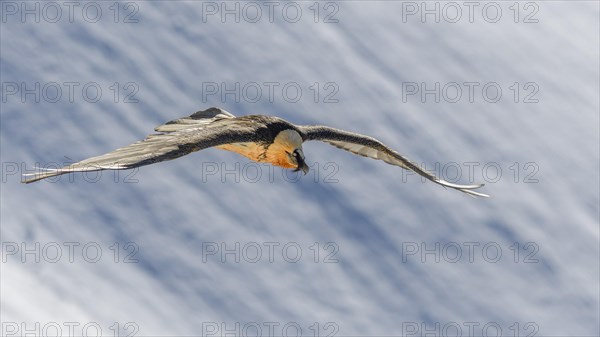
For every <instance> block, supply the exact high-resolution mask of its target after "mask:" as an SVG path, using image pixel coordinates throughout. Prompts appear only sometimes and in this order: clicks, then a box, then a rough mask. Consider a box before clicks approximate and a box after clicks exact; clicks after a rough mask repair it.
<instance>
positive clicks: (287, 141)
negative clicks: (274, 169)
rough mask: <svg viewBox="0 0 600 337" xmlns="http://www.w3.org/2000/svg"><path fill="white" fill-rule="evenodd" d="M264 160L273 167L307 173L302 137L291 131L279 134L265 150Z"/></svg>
mask: <svg viewBox="0 0 600 337" xmlns="http://www.w3.org/2000/svg"><path fill="white" fill-rule="evenodd" d="M266 159H267V161H268V162H270V163H271V164H273V165H276V166H281V167H284V168H290V169H295V170H302V171H303V172H304V174H306V173H307V172H308V169H309V168H308V166H307V165H306V163H305V162H304V152H303V151H302V137H300V135H299V134H298V133H297V132H296V131H293V130H285V131H282V132H280V133H279V134H278V135H277V137H275V140H274V141H273V144H272V145H271V146H269V148H268V150H267V156H266Z"/></svg>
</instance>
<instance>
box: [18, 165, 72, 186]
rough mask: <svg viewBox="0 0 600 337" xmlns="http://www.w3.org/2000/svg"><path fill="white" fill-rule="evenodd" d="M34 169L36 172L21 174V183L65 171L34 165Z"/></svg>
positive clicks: (29, 182)
mask: <svg viewBox="0 0 600 337" xmlns="http://www.w3.org/2000/svg"><path fill="white" fill-rule="evenodd" d="M35 170H36V171H38V172H35V173H25V174H23V179H21V183H23V184H31V183H34V182H36V181H39V180H42V179H46V178H50V177H54V176H59V175H61V174H65V173H67V172H65V171H64V169H49V168H41V167H36V168H35ZM42 171H45V172H42Z"/></svg>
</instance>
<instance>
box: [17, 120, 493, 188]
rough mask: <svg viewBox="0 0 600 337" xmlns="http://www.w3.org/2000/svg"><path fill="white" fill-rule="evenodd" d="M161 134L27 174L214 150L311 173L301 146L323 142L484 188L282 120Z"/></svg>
mask: <svg viewBox="0 0 600 337" xmlns="http://www.w3.org/2000/svg"><path fill="white" fill-rule="evenodd" d="M155 131H157V132H159V133H158V134H152V135H149V136H148V137H146V139H144V140H142V141H139V142H137V143H134V144H131V145H129V146H126V147H123V148H120V149H117V150H114V151H112V152H109V153H107V154H104V155H101V156H98V157H92V158H89V159H86V160H83V161H80V162H78V163H74V164H72V165H69V166H67V167H64V168H62V169H55V170H47V171H45V172H42V173H34V174H28V175H26V176H33V177H30V178H27V179H25V180H24V181H23V182H24V183H31V182H34V181H38V180H41V179H45V178H49V177H52V176H57V175H61V174H65V173H70V172H83V171H98V170H123V169H132V168H135V167H140V166H144V165H149V164H153V163H156V162H161V161H166V160H171V159H175V158H178V157H181V156H184V155H186V154H189V153H191V152H194V151H200V150H203V149H206V148H210V147H216V148H218V149H221V150H226V151H231V152H235V153H238V154H240V155H242V156H245V157H247V158H248V159H250V160H254V161H257V162H265V163H271V164H272V165H275V166H280V167H283V168H288V169H290V168H291V169H295V170H302V171H304V173H307V172H308V169H309V168H308V166H307V165H306V163H305V160H304V153H303V151H302V143H303V142H305V141H310V140H320V141H324V142H327V143H329V144H331V145H333V146H336V147H338V148H341V149H344V150H346V151H349V152H352V153H354V154H358V155H361V156H365V157H370V158H373V159H379V160H383V161H385V162H386V163H388V164H392V165H396V166H400V167H402V168H404V169H408V170H412V171H415V172H416V173H418V174H419V175H421V176H423V177H425V178H427V179H429V180H431V181H433V182H435V183H437V184H440V185H442V186H446V187H450V188H453V189H457V190H460V191H462V192H464V193H467V194H470V195H476V196H484V197H487V195H485V194H482V193H479V192H475V191H473V189H476V188H479V187H481V186H483V185H457V184H453V183H449V182H447V181H444V180H442V179H440V178H437V177H436V176H435V175H433V174H431V173H430V172H427V171H425V170H423V169H421V168H420V167H419V166H418V165H416V164H414V163H412V162H410V161H409V160H407V159H406V158H404V157H403V156H401V155H400V154H398V153H397V152H395V151H393V150H392V149H390V148H388V147H387V146H385V145H384V144H382V143H381V142H379V141H378V140H376V139H374V138H371V137H368V136H363V135H360V134H356V133H351V132H347V131H343V130H338V129H334V128H330V127H327V126H297V125H294V124H292V123H289V122H287V121H285V120H283V119H281V118H278V117H270V116H263V115H248V116H240V117H235V116H234V115H232V114H230V113H229V112H227V111H224V110H222V109H219V108H210V109H207V110H204V111H198V112H196V113H194V114H192V115H190V116H189V117H184V118H180V119H176V120H173V121H170V122H168V123H166V124H163V125H161V126H158V127H156V128H155Z"/></svg>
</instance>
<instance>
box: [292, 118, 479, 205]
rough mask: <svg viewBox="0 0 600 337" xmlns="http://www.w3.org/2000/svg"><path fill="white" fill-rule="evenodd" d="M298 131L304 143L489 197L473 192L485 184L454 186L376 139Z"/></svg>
mask: <svg viewBox="0 0 600 337" xmlns="http://www.w3.org/2000/svg"><path fill="white" fill-rule="evenodd" d="M298 129H299V130H300V131H301V132H302V137H303V139H304V141H310V140H319V141H323V142H326V143H329V144H331V145H333V146H335V147H338V148H340V149H343V150H346V151H349V152H352V153H354V154H358V155H361V156H364V157H369V158H373V159H378V160H383V161H384V162H386V163H388V164H391V165H396V166H400V167H402V168H404V169H407V170H412V171H414V172H416V173H417V174H419V175H421V176H423V177H425V178H426V179H429V180H431V181H433V182H434V183H436V184H440V185H442V186H445V187H450V188H453V189H456V190H459V191H461V192H464V193H467V194H470V195H474V196H479V197H488V195H487V194H483V193H479V192H475V191H473V190H474V189H477V188H480V187H482V186H483V184H478V185H459V184H453V183H450V182H448V181H445V180H443V179H440V178H438V177H436V176H435V175H433V174H432V173H430V172H428V171H425V170H423V169H421V168H420V167H419V166H418V165H417V164H415V163H413V162H411V161H410V160H408V159H406V158H405V157H403V156H402V155H400V154H399V153H398V152H396V151H394V150H392V149H390V148H389V147H387V146H386V145H384V144H383V143H381V142H380V141H378V140H377V139H375V138H372V137H369V136H364V135H360V134H356V133H352V132H348V131H344V130H339V129H335V128H330V127H327V126H299V127H298Z"/></svg>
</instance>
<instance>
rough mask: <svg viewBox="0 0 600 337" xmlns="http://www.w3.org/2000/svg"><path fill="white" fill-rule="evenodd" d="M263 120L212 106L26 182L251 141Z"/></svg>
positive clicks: (121, 167)
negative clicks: (141, 136) (153, 132)
mask: <svg viewBox="0 0 600 337" xmlns="http://www.w3.org/2000/svg"><path fill="white" fill-rule="evenodd" d="M258 128H261V124H260V123H256V122H255V121H253V120H248V119H245V118H235V116H233V115H231V114H230V113H228V112H227V111H224V110H221V109H218V108H211V109H208V110H205V111H199V112H196V113H194V114H192V115H191V116H189V117H185V118H181V119H176V120H174V121H171V122H168V123H166V124H163V125H161V126H159V127H157V128H156V129H155V130H156V131H159V132H162V133H159V134H152V135H149V136H147V137H146V138H145V139H144V140H141V141H139V142H136V143H134V144H131V145H129V146H126V147H123V148H120V149H116V150H114V151H112V152H109V153H106V154H103V155H101V156H97V157H93V158H89V159H86V160H83V161H80V162H78V163H75V164H72V165H69V166H66V167H63V168H61V169H55V170H45V171H44V172H40V173H33V174H28V175H26V177H28V178H27V179H25V180H23V182H24V183H32V182H34V181H38V180H41V179H44V178H48V177H52V176H57V175H61V174H65V173H70V172H83V171H100V170H124V169H131V168H135V167H140V166H144V165H149V164H153V163H157V162H161V161H166V160H171V159H175V158H178V157H181V156H184V155H186V154H189V153H191V152H194V151H200V150H203V149H206V148H209V147H213V146H218V145H222V144H229V143H236V142H248V141H252V140H254V138H255V135H256V132H257V129H258Z"/></svg>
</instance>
